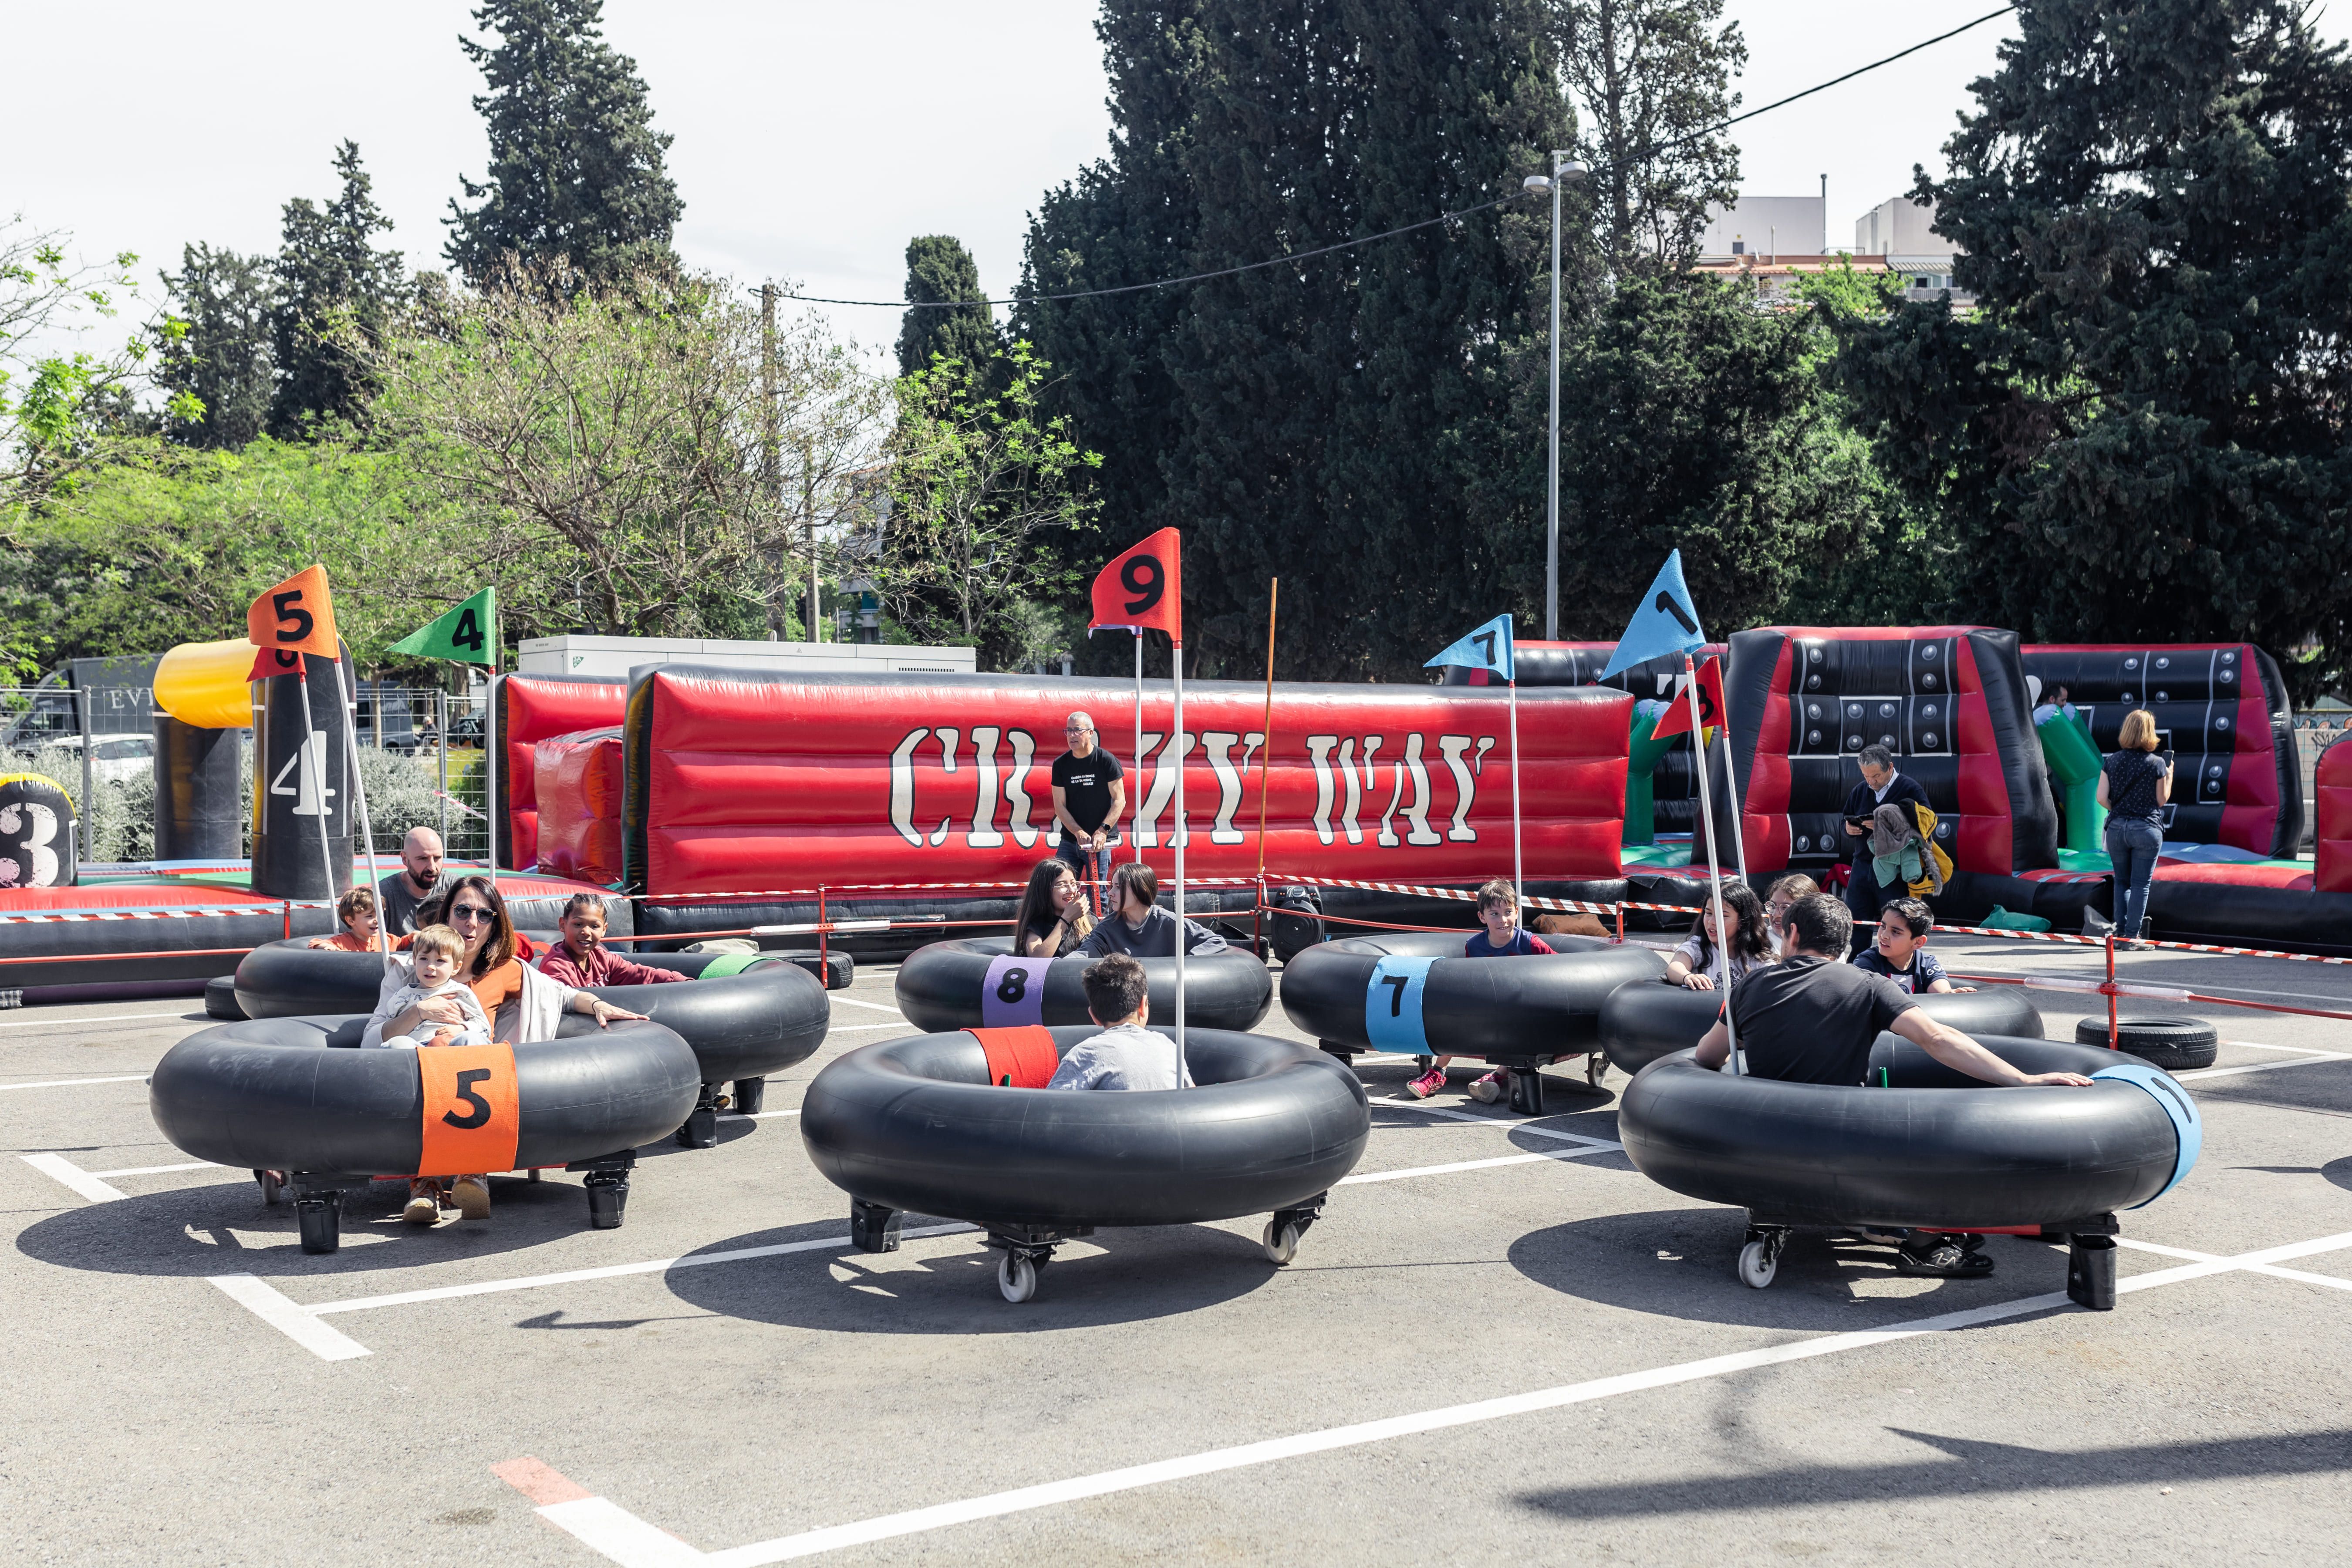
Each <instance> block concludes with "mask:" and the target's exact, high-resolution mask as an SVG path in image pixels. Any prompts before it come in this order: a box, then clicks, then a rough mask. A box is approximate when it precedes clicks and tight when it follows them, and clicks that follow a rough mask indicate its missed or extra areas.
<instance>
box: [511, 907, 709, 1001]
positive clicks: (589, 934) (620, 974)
mask: <svg viewBox="0 0 2352 1568" xmlns="http://www.w3.org/2000/svg"><path fill="white" fill-rule="evenodd" d="M604 918H605V917H604V900H602V899H600V898H598V897H597V896H596V895H595V894H593V893H574V894H572V901H571V902H570V903H568V904H566V905H564V906H563V918H562V920H561V921H557V922H556V926H557V929H559V930H561V931H562V932H563V940H562V942H559V943H558V944H556V945H555V946H553V947H551V948H549V949H548V950H547V956H546V957H545V958H542V959H541V960H540V961H539V972H540V973H541V974H544V975H546V976H547V977H548V978H549V979H550V980H552V981H554V982H556V983H557V984H561V985H570V986H574V987H577V988H580V989H583V990H584V989H585V988H587V987H588V986H591V985H659V984H663V983H665V982H667V981H671V980H690V979H692V978H693V976H692V975H688V974H680V973H678V972H677V970H675V969H654V968H650V967H648V966H647V965H646V964H642V963H633V962H631V961H630V960H628V959H625V958H619V957H616V956H614V952H613V950H612V949H610V948H608V947H606V946H605V945H604Z"/></svg>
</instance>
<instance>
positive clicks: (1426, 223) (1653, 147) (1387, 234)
mask: <svg viewBox="0 0 2352 1568" xmlns="http://www.w3.org/2000/svg"><path fill="white" fill-rule="evenodd" d="M2016 9H2017V6H2016V5H2014V4H2012V5H2003V6H2002V7H2001V8H2000V10H1998V11H1988V12H1986V13H1985V14H1984V15H1983V16H1979V17H1978V18H1977V19H1976V20H1975V21H1973V22H1963V23H1961V24H1960V25H1959V26H1957V27H1954V28H1953V29H1952V30H1951V31H1950V32H1948V33H1938V34H1937V35H1936V36H1935V37H1932V38H1922V39H1920V40H1919V42H1917V43H1916V44H1913V45H1912V46H1911V47H1909V48H1907V49H1898V50H1896V51H1895V53H1894V54H1891V55H1889V56H1887V57H1886V58H1885V59H1882V60H1873V61H1871V62H1870V63H1869V64H1868V65H1866V66H1857V67H1855V68H1853V70H1850V71H1848V72H1846V73H1845V74H1844V75H1843V76H1836V77H1832V78H1831V79H1829V80H1827V81H1824V82H1816V83H1815V84H1814V85H1812V86H1811V87H1809V88H1807V89H1804V90H1803V91H1802V92H1792V93H1790V95H1789V96H1788V97H1786V98H1776V99H1774V100H1772V101H1771V102H1769V103H1768V104H1765V105H1763V106H1762V107H1761V108H1759V109H1751V110H1748V112H1747V113H1745V114H1735V115H1733V116H1732V117H1731V118H1730V119H1728V120H1719V121H1716V123H1714V124H1713V125H1708V126H1705V127H1702V128H1701V129H1699V130H1696V131H1693V132H1689V133H1688V134H1686V135H1683V136H1677V137H1675V138H1674V139H1673V140H1672V141H1667V142H1651V143H1648V144H1646V145H1644V146H1643V147H1642V148H1640V149H1638V150H1637V151H1636V152H1634V153H1633V154H1631V156H1630V157H1629V159H1628V162H1638V161H1640V160H1643V159H1646V158H1652V157H1655V156H1656V155H1657V154H1658V153H1666V152H1671V151H1672V150H1674V149H1675V148H1676V147H1679V146H1681V145H1682V144H1683V143H1685V142H1696V141H1698V140H1700V139H1701V138H1703V137H1707V136H1712V135H1714V134H1715V133H1716V132H1718V131H1727V130H1728V129H1730V128H1731V127H1732V126H1734V125H1738V124H1739V123H1740V122H1741V121H1748V120H1753V119H1755V118H1756V117H1757V116H1758V115H1759V114H1769V113H1771V112H1772V111H1773V110H1776V109H1785V108H1786V107H1788V106H1789V105H1790V104H1792V103H1794V102H1796V101H1797V100H1799V99H1803V98H1811V97H1812V96H1813V94H1815V93H1817V92H1827V91H1828V90H1829V89H1831V88H1833V87H1837V86H1839V85H1841V84H1842V83H1844V82H1849V81H1852V80H1853V79H1854V78H1856V77H1858V76H1867V75H1869V74H1870V73H1871V72H1872V71H1874V70H1876V69H1878V68H1880V67H1882V66H1891V65H1893V64H1894V63H1895V61H1896V60H1899V59H1903V58H1906V57H1908V56H1911V55H1916V54H1917V53H1918V52H1919V51H1920V50H1922V49H1927V48H1933V47H1935V46H1936V45H1937V44H1940V43H1943V42H1944V41H1946V40H1947V39H1949V38H1957V37H1959V36H1960V35H1961V34H1962V33H1965V32H1967V31H1969V29H1970V28H1971V27H1981V26H1984V25H1985V24H1986V23H1987V22H1990V21H1992V20H1994V19H1996V18H1998V17H2001V16H2008V15H2009V14H2010V13H2011V12H2012V11H2014V10H2016ZM1523 199H1525V193H1524V192H1520V191H1513V192H1512V193H1511V194H1510V195H1507V196H1497V197H1496V199H1495V200H1493V201H1491V202H1480V203H1479V204H1478V205H1476V206H1470V207H1456V208H1455V209H1454V210H1453V211H1452V212H1444V213H1440V214H1438V215H1437V216H1435V217H1430V218H1423V219H1422V220H1421V221H1420V222H1419V223H1409V224H1405V225H1403V226H1401V227H1398V228H1390V229H1383V230H1381V232H1380V233H1378V234H1367V235H1363V236H1360V237H1357V238H1355V239H1343V240H1341V241H1339V243H1338V244H1336V245H1318V246H1317V247H1315V248H1314V249H1312V250H1294V251H1290V252H1288V253H1287V254H1286V255H1282V256H1276V257H1274V258H1270V259H1268V260H1265V261H1249V262H1244V263H1243V264H1242V265H1241V266H1239V267H1220V268H1216V269H1215V270H1213V271H1209V272H1188V273H1186V274H1184V275H1183V276H1182V277H1181V278H1162V279H1158V280H1156V281H1154V282H1150V283H1123V284H1120V285H1119V286H1118V287H1117V288H1114V289H1076V290H1075V291H1073V292H1070V293H1066V294H1015V295H1013V296H1012V297H1011V298H1009V299H1003V300H834V299H828V298H826V297H825V296H824V295H822V294H793V293H787V292H783V291H782V290H779V291H778V297H779V298H781V299H785V300H800V301H802V302H803V303H804V304H810V305H870V306H873V307H875V308H876V309H878V310H961V309H963V308H965V307H967V306H972V305H1024V304H1041V303H1045V302H1047V301H1051V300H1099V299H1102V298H1105V297H1106V296H1108V295H1113V294H1143V293H1149V292H1150V290H1152V289H1173V288H1175V287H1177V286H1178V285H1180V284H1184V283H1205V282H1207V281H1208V280H1209V279H1213V278H1232V277H1234V276H1236V275H1238V274H1240V273H1244V272H1258V271H1263V270H1264V269H1265V268H1269V267H1283V266H1287V265H1288V264H1290V263H1292V262H1295V261H1311V260H1313V259H1314V258H1316V257H1318V256H1328V255H1330V254H1332V253H1333V252H1334V251H1340V250H1354V249H1356V248H1357V247H1360V246H1366V245H1377V244H1379V243H1380V242H1381V240H1384V239H1394V238H1395V237H1397V236H1399V235H1401V234H1412V233H1413V232H1414V231H1416V230H1418V229H1424V228H1432V227H1434V226H1437V225H1438V224H1442V223H1453V222H1454V221H1456V220H1458V219H1461V218H1465V217H1473V216H1476V215H1477V214H1479V213H1483V212H1491V211H1493V210H1494V209H1495V208H1496V207H1499V206H1507V205H1510V204H1511V203H1513V202H1516V201H1520V200H1523Z"/></svg>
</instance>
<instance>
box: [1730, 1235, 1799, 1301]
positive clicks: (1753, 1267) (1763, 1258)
mask: <svg viewBox="0 0 2352 1568" xmlns="http://www.w3.org/2000/svg"><path fill="white" fill-rule="evenodd" d="M1787 1239H1788V1233H1787V1232H1785V1231H1766V1232H1763V1233H1761V1234H1758V1233H1756V1232H1752V1231H1751V1232H1750V1233H1749V1234H1748V1242H1747V1244H1746V1245H1745V1246H1743V1247H1740V1249H1739V1282H1740V1283H1741V1284H1743V1285H1745V1286H1747V1287H1748V1289H1751V1290H1761V1289H1764V1288H1765V1287H1766V1286H1767V1285H1769V1284H1771V1283H1772V1277H1773V1276H1774V1275H1775V1274H1778V1273H1779V1272H1780V1247H1781V1245H1782V1244H1783V1243H1784V1242H1786V1241H1787Z"/></svg>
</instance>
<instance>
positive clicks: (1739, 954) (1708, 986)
mask: <svg viewBox="0 0 2352 1568" xmlns="http://www.w3.org/2000/svg"><path fill="white" fill-rule="evenodd" d="M1723 918H1724V920H1725V921H1726V922H1727V923H1728V924H1729V925H1730V927H1731V936H1730V939H1729V940H1728V941H1727V940H1725V939H1724V938H1722V937H1720V936H1718V935H1717V932H1716V929H1715V900H1714V899H1713V898H1712V897H1707V896H1706V895H1702V900H1701V902H1700V904H1699V906H1698V919H1697V920H1696V921H1692V922H1691V933H1690V935H1689V936H1688V937H1687V938H1685V940H1684V942H1683V944H1682V945H1681V946H1680V947H1677V948H1675V951H1674V952H1672V953H1670V954H1668V955H1667V958H1666V978H1667V979H1669V980H1671V981H1673V982H1674V983H1675V984H1677V985H1681V986H1685V987H1686V988H1688V989H1690V990H1693V991H1728V990H1730V989H1731V988H1732V987H1733V986H1734V985H1737V984H1739V983H1740V982H1741V981H1742V980H1745V979H1746V978H1748V973H1749V972H1750V971H1753V970H1758V969H1761V968H1763V967H1764V966H1765V965H1766V964H1768V963H1777V962H1778V960H1777V959H1776V958H1775V957H1774V955H1773V952H1772V940H1771V936H1770V934H1769V932H1768V931H1766V930H1765V920H1766V916H1765V913H1764V905H1763V902H1762V900H1759V899H1758V898H1757V896H1756V893H1755V890H1754V889H1751V888H1749V887H1748V884H1747V883H1745V882H1726V883H1724V884H1723ZM1726 963H1729V965H1730V972H1729V973H1725V969H1724V966H1725V964H1726Z"/></svg>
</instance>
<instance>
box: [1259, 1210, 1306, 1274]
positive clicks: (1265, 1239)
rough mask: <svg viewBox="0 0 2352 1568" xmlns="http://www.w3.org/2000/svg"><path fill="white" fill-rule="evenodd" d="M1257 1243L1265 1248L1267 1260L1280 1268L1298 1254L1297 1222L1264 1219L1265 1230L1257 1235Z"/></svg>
mask: <svg viewBox="0 0 2352 1568" xmlns="http://www.w3.org/2000/svg"><path fill="white" fill-rule="evenodd" d="M1258 1245H1259V1246H1261V1247H1265V1258H1266V1261H1267V1262H1269V1263H1271V1264H1273V1265H1274V1266H1275V1267H1276V1268H1282V1267H1283V1266H1284V1265H1285V1264H1286V1263H1288V1262H1289V1261H1290V1260H1291V1259H1292V1258H1296V1257H1297V1256H1298V1222H1297V1221H1296V1220H1289V1221H1284V1220H1274V1219H1270V1220H1268V1221H1266V1222H1265V1232H1264V1233H1263V1234H1262V1235H1260V1236H1259V1237H1258Z"/></svg>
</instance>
